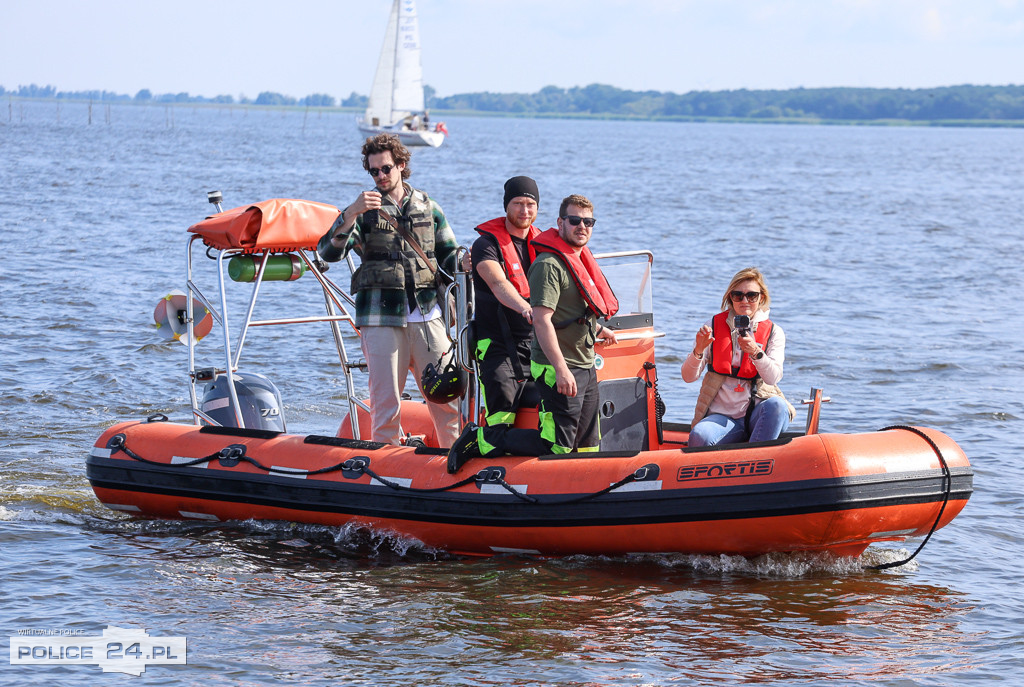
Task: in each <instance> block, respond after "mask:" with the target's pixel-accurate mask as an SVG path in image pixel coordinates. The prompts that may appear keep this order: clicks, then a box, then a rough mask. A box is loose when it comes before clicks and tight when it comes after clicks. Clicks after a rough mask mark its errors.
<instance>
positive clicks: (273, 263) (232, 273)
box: [228, 254, 306, 282]
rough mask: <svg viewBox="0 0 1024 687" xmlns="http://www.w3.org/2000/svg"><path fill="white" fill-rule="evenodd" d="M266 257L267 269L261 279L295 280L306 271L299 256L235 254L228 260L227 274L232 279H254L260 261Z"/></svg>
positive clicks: (244, 280)
mask: <svg viewBox="0 0 1024 687" xmlns="http://www.w3.org/2000/svg"><path fill="white" fill-rule="evenodd" d="M264 259H266V261H267V269H266V270H264V271H263V281H295V280H296V279H298V278H299V277H301V276H302V274H303V272H305V271H306V263H304V262H303V261H302V260H301V259H300V258H299V256H297V255H293V254H286V255H269V256H265V257H264V256H261V255H236V256H235V257H233V258H231V259H230V260H229V261H228V276H229V277H231V280H232V281H240V282H248V281H255V279H256V273H257V271H258V270H259V266H260V262H261V261H263V260H264Z"/></svg>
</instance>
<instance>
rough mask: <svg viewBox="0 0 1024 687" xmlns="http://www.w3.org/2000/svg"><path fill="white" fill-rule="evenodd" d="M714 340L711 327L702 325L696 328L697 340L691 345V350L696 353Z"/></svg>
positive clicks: (700, 351)
mask: <svg viewBox="0 0 1024 687" xmlns="http://www.w3.org/2000/svg"><path fill="white" fill-rule="evenodd" d="M714 340H715V336H714V334H712V332H711V327H709V326H708V325H704V326H703V327H701V328H700V329H698V330H697V342H696V344H695V345H694V347H693V352H694V353H697V354H698V355H699V354H700V353H702V352H703V351H704V349H705V348H707V347H708V346H710V345H711V342H712V341H714Z"/></svg>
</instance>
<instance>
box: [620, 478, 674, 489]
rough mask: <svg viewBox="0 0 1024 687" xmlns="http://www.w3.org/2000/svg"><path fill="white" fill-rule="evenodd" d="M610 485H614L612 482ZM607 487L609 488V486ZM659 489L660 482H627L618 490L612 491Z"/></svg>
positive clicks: (658, 480)
mask: <svg viewBox="0 0 1024 687" xmlns="http://www.w3.org/2000/svg"><path fill="white" fill-rule="evenodd" d="M612 484H615V483H614V482H612ZM608 486H611V484H609V485H608ZM660 489H661V480H660V479H655V480H651V481H650V482H627V483H626V484H623V485H622V486H621V487H619V488H618V489H612V491H659V490H660Z"/></svg>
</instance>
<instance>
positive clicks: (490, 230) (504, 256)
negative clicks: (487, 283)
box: [476, 217, 540, 299]
mask: <svg viewBox="0 0 1024 687" xmlns="http://www.w3.org/2000/svg"><path fill="white" fill-rule="evenodd" d="M476 230H477V231H478V232H480V234H481V235H483V234H489V235H491V236H493V237H494V240H495V241H497V242H498V249H499V250H501V267H502V269H504V270H505V277H506V278H507V279H508V280H509V282H510V283H511V284H512V286H514V287H515V289H516V291H518V292H519V295H520V296H522V297H523V298H526V299H529V298H530V282H529V281H528V280H527V279H526V270H524V269H523V266H522V265H521V264H519V252H518V251H517V250H516V247H515V245H514V244H513V243H512V237H511V236H509V233H508V229H506V228H505V218H504V217H496V218H495V219H492V220H489V221H487V222H484V223H483V224H481V225H480V226H479V227H477V228H476ZM539 235H540V229H538V228H537V227H535V226H533V225H532V224H531V225H530V228H529V230H527V233H526V249H527V250H528V251H529V255H530V262H531V263H533V261H534V260H536V259H537V249H536V248H534V247H533V243H531V242H532V241H533V239H535V238H537V236H539Z"/></svg>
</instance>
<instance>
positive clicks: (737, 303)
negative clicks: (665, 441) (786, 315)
mask: <svg viewBox="0 0 1024 687" xmlns="http://www.w3.org/2000/svg"><path fill="white" fill-rule="evenodd" d="M770 304H771V296H770V295H769V293H768V287H767V285H765V282H764V275H762V274H761V272H760V271H759V270H758V269H757V268H756V267H748V268H746V269H744V270H740V271H739V272H737V273H736V275H735V276H734V277H733V278H732V281H730V282H729V287H728V288H727V289H726V290H725V296H724V297H723V298H722V312H720V313H718V314H717V315H715V316H714V317H712V318H711V319H710V320H708V321H707V322H705V323H704V326H703V327H701V328H700V329H699V330H698V331H697V337H696V345H695V346H694V349H693V351H692V352H691V353H690V354H689V355H688V356H686V360H685V361H684V362H683V366H682V374H683V381H684V382H687V383H689V382H694V381H696V380H697V379H698V378H699V377H700V375H701V373H704V381H703V383H702V384H701V388H700V394H699V396H698V398H697V407H696V409H695V411H694V415H693V424H692V428H691V430H690V440H689V445H690V446H714V445H716V444H733V443H738V442H742V441H769V440H772V439H777V438H778V437H779V435H780V434H782V433H783V432H785V431H786V428H787V427H789V423H790V421H791V420H792V419H793V418H794V417H795V416H796V411H795V409H794V408H793V407H792V406H791V405H790V404H789V402H788V401H786V399H785V397H784V396H783V395H782V392H781V391H780V390H779V387H778V386H777V384H778V383H779V380H781V379H782V363H783V360H784V359H785V357H786V335H785V333H784V332H783V331H782V327H780V326H779V325H777V324H775V323H774V322H772V321H771V320H770V319H768V314H769V308H768V306H769V305H770Z"/></svg>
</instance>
